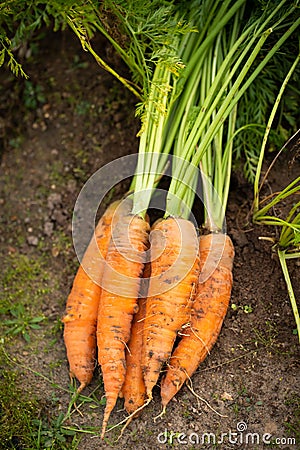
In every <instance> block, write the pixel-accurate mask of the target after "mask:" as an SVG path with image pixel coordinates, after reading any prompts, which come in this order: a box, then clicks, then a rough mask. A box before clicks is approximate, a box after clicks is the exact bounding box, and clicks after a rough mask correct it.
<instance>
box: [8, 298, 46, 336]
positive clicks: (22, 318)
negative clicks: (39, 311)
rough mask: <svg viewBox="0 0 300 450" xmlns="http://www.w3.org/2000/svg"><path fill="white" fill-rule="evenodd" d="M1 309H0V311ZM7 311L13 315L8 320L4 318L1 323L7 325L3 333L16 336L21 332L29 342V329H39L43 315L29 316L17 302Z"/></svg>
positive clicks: (43, 318)
mask: <svg viewBox="0 0 300 450" xmlns="http://www.w3.org/2000/svg"><path fill="white" fill-rule="evenodd" d="M1 312H2V313H3V311H1V310H0V313H1ZM9 313H10V314H11V316H12V317H13V318H12V319H9V320H4V322H3V325H4V326H6V327H8V330H7V331H6V333H5V334H8V335H11V336H16V335H17V334H21V335H22V336H23V338H24V339H25V341H26V342H30V335H29V331H30V330H39V329H40V328H41V327H40V325H39V323H40V322H42V321H43V320H45V317H44V316H36V317H31V315H29V314H28V312H27V311H26V309H25V307H24V305H22V304H20V303H18V304H17V305H15V306H14V307H12V308H10V309H9Z"/></svg>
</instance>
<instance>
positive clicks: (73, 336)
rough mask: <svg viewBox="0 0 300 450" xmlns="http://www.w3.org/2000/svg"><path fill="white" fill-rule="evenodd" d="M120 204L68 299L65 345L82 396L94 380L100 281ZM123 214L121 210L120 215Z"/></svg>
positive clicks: (102, 226)
mask: <svg viewBox="0 0 300 450" xmlns="http://www.w3.org/2000/svg"><path fill="white" fill-rule="evenodd" d="M118 207H120V201H116V202H113V203H112V204H110V205H109V206H108V208H107V209H106V211H105V212H104V214H103V216H102V217H101V218H100V220H99V222H98V224H97V226H96V229H95V233H94V238H92V239H91V241H90V243H89V245H88V247H87V249H86V252H85V254H84V257H83V260H82V262H81V264H80V266H79V268H78V271H77V273H76V276H75V278H74V281H73V286H72V289H71V292H70V294H69V296H68V299H67V304H66V311H65V315H64V317H63V319H62V321H63V323H64V342H65V346H66V351H67V358H68V361H69V366H70V377H71V378H74V377H75V378H77V380H78V381H79V382H80V386H79V388H78V390H77V391H78V392H81V391H82V389H84V388H85V386H87V385H88V384H89V383H90V382H91V380H92V377H93V372H94V368H95V363H96V358H95V355H96V321H97V313H98V304H99V299H100V295H101V287H100V280H101V277H102V272H103V261H104V258H105V256H106V252H107V248H108V244H109V240H110V237H111V226H112V221H113V217H114V215H116V216H117V215H118V212H117V210H118ZM120 211H121V208H120V210H119V212H120Z"/></svg>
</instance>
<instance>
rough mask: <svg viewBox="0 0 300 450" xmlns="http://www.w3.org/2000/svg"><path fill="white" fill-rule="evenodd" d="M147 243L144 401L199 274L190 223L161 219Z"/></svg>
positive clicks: (183, 317)
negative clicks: (149, 249)
mask: <svg viewBox="0 0 300 450" xmlns="http://www.w3.org/2000/svg"><path fill="white" fill-rule="evenodd" d="M150 242H151V278H150V283H149V291H148V297H147V301H146V316H145V320H144V333H143V340H144V349H143V372H144V380H145V385H146V393H147V397H148V399H149V398H152V389H153V387H154V385H155V384H156V383H157V380H158V377H159V374H160V371H161V368H162V365H163V363H165V362H166V361H167V360H168V358H169V357H170V355H171V352H172V348H173V344H174V341H175V339H176V335H177V333H178V331H179V330H180V329H181V327H182V326H183V325H184V324H186V323H187V322H188V321H189V318H190V311H191V305H192V302H193V297H194V293H195V285H196V283H197V279H198V270H199V259H198V256H197V252H198V240H197V234H196V230H195V227H194V225H193V224H192V222H190V221H188V220H186V219H181V218H180V219H175V218H172V217H169V218H168V219H164V220H162V221H160V222H158V223H157V224H156V225H155V226H154V228H153V230H152V231H151V234H150Z"/></svg>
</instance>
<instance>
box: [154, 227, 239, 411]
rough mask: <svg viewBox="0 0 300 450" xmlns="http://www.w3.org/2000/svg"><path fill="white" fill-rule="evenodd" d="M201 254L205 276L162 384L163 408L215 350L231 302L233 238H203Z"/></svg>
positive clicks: (209, 236)
mask: <svg viewBox="0 0 300 450" xmlns="http://www.w3.org/2000/svg"><path fill="white" fill-rule="evenodd" d="M212 240H213V242H212ZM199 252H200V268H201V270H202V272H201V275H200V282H199V284H198V287H197V294H196V298H195V301H194V304H193V308H192V314H191V324H190V327H188V328H187V329H185V331H184V336H183V337H182V339H181V340H180V342H179V344H178V346H177V347H176V349H175V350H174V352H173V354H172V356H171V358H170V361H169V365H168V370H167V372H166V375H165V377H164V378H163V380H162V383H161V399H162V406H163V407H165V406H166V405H167V404H168V403H169V402H170V400H171V399H172V398H173V397H174V396H175V395H176V394H177V392H178V391H179V390H180V389H181V387H182V385H183V384H184V382H185V381H186V380H187V379H190V378H191V377H192V375H193V374H194V372H195V371H196V370H197V368H198V366H199V364H200V363H201V362H202V361H203V360H204V359H205V358H206V356H207V355H208V353H209V352H210V350H211V349H212V347H213V345H214V343H215V342H216V340H217V338H218V336H219V333H220V331H221V327H222V324H223V320H224V318H225V316H226V312H227V309H228V305H229V301H230V295H231V289H232V282H233V278H232V265H233V259H234V248H233V244H232V242H231V239H230V237H229V236H227V235H224V234H218V235H217V234H216V235H212V234H209V235H205V236H202V237H201V238H200V242H199Z"/></svg>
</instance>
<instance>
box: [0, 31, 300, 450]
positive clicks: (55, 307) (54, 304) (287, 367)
mask: <svg viewBox="0 0 300 450" xmlns="http://www.w3.org/2000/svg"><path fill="white" fill-rule="evenodd" d="M101 45H102V46H103V48H104V46H105V45H106V44H105V42H102V43H101ZM37 51H38V53H37V54H35V55H33V56H32V57H31V59H29V60H26V61H25V62H24V67H25V70H26V71H27V72H28V74H29V75H30V78H29V80H27V81H24V80H20V79H18V80H15V79H14V78H13V77H12V76H11V75H9V74H8V73H5V72H4V73H2V74H1V80H2V84H1V86H2V88H1V90H0V92H1V110H2V113H3V117H2V119H1V123H0V131H1V136H0V138H1V142H2V150H1V156H2V161H1V172H0V204H1V213H2V214H1V222H0V223H1V236H0V253H1V257H2V261H3V262H4V263H5V264H4V266H3V273H2V276H1V281H2V284H3V291H2V294H1V302H2V303H1V305H3V307H2V306H1V312H2V313H3V315H4V319H5V320H8V319H10V318H11V316H12V311H13V310H14V305H15V304H16V302H19V303H22V304H23V307H24V311H25V313H26V314H27V315H28V317H29V318H32V317H37V316H42V317H43V321H41V323H40V324H39V326H38V327H37V328H34V327H33V328H30V326H29V325H28V324H27V328H28V333H29V335H30V340H29V341H26V340H25V339H24V336H22V333H16V334H15V335H13V334H12V333H11V332H10V331H11V330H10V328H9V327H7V326H5V327H4V328H3V336H4V339H3V344H2V345H3V349H4V350H5V353H4V354H3V355H4V356H2V357H1V361H0V362H1V367H2V368H5V369H7V368H9V370H12V371H13V372H14V373H17V374H18V377H17V381H18V383H19V384H20V385H21V386H22V388H23V389H24V390H28V391H29V392H31V394H32V398H34V399H35V407H36V420H37V425H36V428H34V424H31V432H32V435H33V436H36V439H37V436H38V430H39V429H42V430H43V433H44V434H42V436H43V439H46V437H47V438H48V439H50V441H51V439H52V443H54V444H53V447H52V448H79V449H85V450H92V449H96V448H97V449H100V448H107V447H108V445H112V446H115V447H116V448H118V449H128V448H133V447H134V448H136V449H139V450H140V449H163V448H171V447H172V446H174V447H175V448H176V447H177V448H189V449H192V448H200V447H201V448H220V449H221V448H222V449H223V448H226V449H230V448H248V447H247V446H248V445H249V448H264V446H265V445H266V446H267V445H268V444H270V443H271V442H272V443H273V444H274V445H275V444H276V445H277V448H282V449H284V448H286V449H288V448H289V449H290V448H297V445H298V446H299V445H300V435H299V424H300V422H299V411H300V400H299V390H300V389H299V344H298V337H297V336H296V335H295V334H294V333H293V330H294V329H295V322H294V317H293V314H292V310H291V306H290V302H289V297H288V293H287V289H286V286H285V282H284V279H283V276H282V273H281V269H280V265H279V262H278V260H277V257H276V254H275V253H273V252H272V244H271V243H270V241H269V240H265V239H264V238H265V237H267V238H270V237H272V235H273V233H274V231H273V230H270V229H269V228H266V227H259V226H252V225H251V223H249V219H248V213H249V210H250V207H251V201H252V187H251V186H250V185H249V184H247V183H246V182H245V181H244V180H243V178H242V177H241V176H237V175H236V176H235V177H234V179H233V182H232V185H231V192H230V199H229V205H228V214H227V228H228V233H229V235H230V236H231V237H232V240H233V243H234V245H235V251H236V256H235V263H234V286H233V292H232V299H231V307H230V308H229V311H228V314H227V317H226V320H225V323H224V326H223V328H222V332H221V335H220V337H219V339H218V341H217V343H216V345H215V347H214V348H213V350H212V352H211V354H210V355H209V357H208V358H207V359H206V361H205V362H204V363H203V364H202V365H201V367H199V369H198V371H197V373H196V374H195V375H194V376H193V378H192V384H193V391H194V393H193V392H192V391H191V390H189V389H188V388H187V387H184V388H183V389H182V390H181V391H180V392H179V394H178V395H177V397H176V399H174V400H173V401H172V402H171V404H170V405H169V407H168V409H167V413H166V415H165V416H163V417H161V418H160V419H158V420H157V421H154V417H155V416H157V415H158V414H159V413H160V410H161V407H160V401H159V387H157V388H156V389H155V391H154V400H153V402H152V403H151V404H150V405H149V406H148V408H147V409H145V411H143V413H142V415H141V416H140V417H139V418H138V419H136V420H134V421H133V422H132V423H131V424H130V425H129V426H128V428H127V429H126V430H125V432H124V434H123V436H122V437H121V438H120V439H119V441H118V442H117V443H113V441H114V439H116V438H117V437H118V435H119V432H120V428H117V429H114V430H112V431H111V432H109V433H108V434H107V441H106V442H102V441H101V440H100V438H99V437H97V436H95V434H94V433H93V434H89V433H88V430H91V428H93V430H91V431H94V432H95V430H96V428H97V427H98V429H99V427H100V425H101V420H102V415H103V400H102V398H103V395H104V392H103V386H102V383H101V375H100V373H99V372H98V369H96V373H95V377H94V380H93V382H92V384H91V386H89V387H88V388H86V390H85V392H84V396H85V397H83V398H82V399H81V402H80V403H79V404H78V409H77V410H74V411H73V412H72V415H71V416H70V417H69V418H68V419H67V420H65V421H64V422H59V420H58V418H59V417H64V415H65V414H66V413H67V408H68V404H69V401H70V398H71V394H70V392H69V378H68V364H67V360H66V353H65V348H64V343H63V338H62V325H61V321H60V319H61V317H62V315H63V312H64V306H65V301H66V298H67V295H68V293H69V290H70V287H71V284H72V280H73V277H74V273H75V270H76V268H77V266H78V261H77V258H76V254H75V252H74V248H73V245H72V214H73V209H74V205H75V202H76V199H77V197H78V195H79V193H80V191H81V189H82V187H83V185H84V183H85V182H86V181H87V180H88V179H89V177H90V176H91V175H92V174H93V173H94V172H95V171H97V170H98V169H99V168H101V167H103V166H104V165H105V164H107V163H109V162H110V161H112V160H114V159H116V158H119V157H121V156H124V155H127V154H129V153H135V152H136V151H137V149H138V140H137V138H136V133H137V131H138V129H139V122H138V120H137V119H136V118H135V103H136V99H135V98H133V97H132V96H131V94H130V93H128V92H126V91H125V90H124V88H123V87H122V86H120V85H119V84H118V82H117V81H115V80H114V79H113V78H112V77H111V76H110V75H109V74H107V73H105V72H104V71H103V70H102V69H101V68H100V67H98V66H97V64H96V63H95V61H94V60H93V59H92V58H91V57H90V56H89V55H88V54H86V53H84V52H83V51H82V49H81V47H80V44H79V42H77V40H76V38H75V37H74V36H73V35H71V34H69V33H68V32H64V33H61V34H59V33H57V34H52V33H48V32H47V33H46V36H45V38H44V39H42V40H41V41H40V42H39V43H38V46H37ZM117 63H118V64H120V62H117ZM289 159H290V158H289V155H288V154H286V156H284V155H283V156H282V157H281V158H280V160H279V161H278V163H277V164H276V165H275V166H274V168H273V170H272V171H271V173H270V175H269V177H268V183H267V184H266V188H265V189H266V193H267V190H268V189H273V190H276V189H279V188H280V187H281V185H282V183H283V181H284V184H286V182H287V181H288V179H292V177H293V176H295V174H297V173H299V163H298V162H297V161H295V162H294V165H293V167H292V169H290V168H289V164H288V162H289ZM127 188H128V185H126V183H121V184H119V185H117V186H116V187H115V189H114V190H113V192H111V194H110V195H111V198H116V197H119V196H121V195H123V194H124V193H125V191H126V189H127ZM107 201H109V199H108V200H107ZM104 206H105V205H103V207H104ZM287 206H288V205H287ZM24 258H27V260H28V261H29V267H30V264H32V262H33V261H35V263H36V264H37V265H38V267H37V268H36V269H35V272H33V273H31V272H30V271H28V275H26V277H24V279H23V280H22V283H21V285H20V284H19V285H18V287H17V285H16V284H15V285H14V284H10V280H12V279H13V278H12V274H13V273H15V272H16V271H18V270H19V269H18V268H19V267H20V264H21V263H20V261H21V260H23V263H22V264H24ZM27 260H26V261H27ZM22 267H23V266H22ZM26 267H27V266H26ZM290 269H291V276H292V282H293V284H294V289H295V292H297V293H299V292H300V285H299V276H297V274H298V272H299V267H298V266H297V263H296V262H294V263H293V262H291V264H290ZM21 272H22V270H21ZM22 273H24V272H22ZM26 273H27V272H26ZM29 274H30V276H29ZM41 277H42V278H41ZM41 280H42V281H43V283H42V286H41ZM25 294H26V295H25ZM31 299H32V301H31ZM26 317H27V316H26ZM19 319H20V320H22V318H21V317H19ZM28 320H29V319H28ZM4 333H6V334H4ZM5 355H6V356H5ZM4 381H5V380H4V379H1V382H3V383H4ZM2 392H3V390H2ZM195 393H196V394H197V396H196V395H195ZM0 395H1V394H0ZM6 401H7V400H6ZM14 407H15V406H14ZM122 408H123V403H122V401H121V399H120V400H119V401H118V406H117V408H116V409H115V411H114V412H113V414H112V416H111V421H110V423H111V424H116V423H118V422H120V421H121V420H123V419H124V417H125V412H124V410H122ZM61 415H62V416H61ZM39 427H40V428H39ZM6 430H7V428H6ZM72 430H73V432H72ZM74 430H78V432H77V433H75V431H74ZM80 430H81V431H84V430H85V431H86V432H81V433H80ZM67 431H69V434H68V433H67ZM0 433H1V432H0ZM6 433H8V432H7V431H6ZM15 433H16V432H15ZM74 433H75V438H76V437H79V436H80V442H79V444H76V445H77V447H76V446H75V440H74V439H75V438H74V435H73V434H74ZM234 433H236V434H234ZM247 433H248V442H246V436H247ZM53 436H54V437H53ZM1 438H2V442H4V444H3V445H4V447H3V448H9V446H10V447H11V448H17V447H14V446H13V442H15V439H16V438H17V439H19V441H18V442H19V444H18V445H19V447H18V448H24V449H25V448H27V447H26V446H24V444H22V442H24V439H26V437H24V436H19V437H18V436H15V435H14V436H9V435H8V434H7V435H6V436H1ZM13 439H14V440H13ZM288 439H294V440H295V439H297V444H296V443H295V442H296V441H293V440H288ZM250 440H251V441H250ZM50 441H49V442H50ZM59 442H61V443H59ZM22 445H23V446H22ZM44 445H45V441H44ZM64 445H67V447H64ZM293 446H294V447H293Z"/></svg>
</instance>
